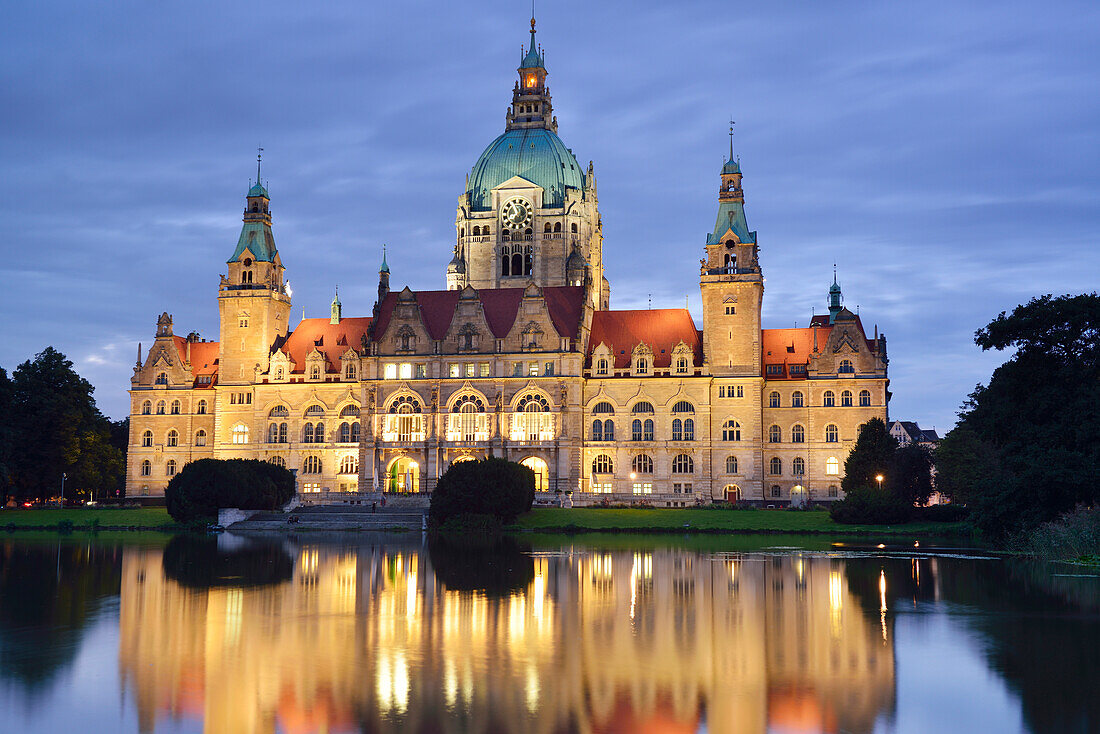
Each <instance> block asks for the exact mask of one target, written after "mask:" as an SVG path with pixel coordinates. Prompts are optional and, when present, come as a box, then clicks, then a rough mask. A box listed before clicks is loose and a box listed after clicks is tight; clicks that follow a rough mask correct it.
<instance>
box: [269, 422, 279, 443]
mask: <svg viewBox="0 0 1100 734" xmlns="http://www.w3.org/2000/svg"><path fill="white" fill-rule="evenodd" d="M267 442H268V443H279V424H278V423H270V424H268V426H267Z"/></svg>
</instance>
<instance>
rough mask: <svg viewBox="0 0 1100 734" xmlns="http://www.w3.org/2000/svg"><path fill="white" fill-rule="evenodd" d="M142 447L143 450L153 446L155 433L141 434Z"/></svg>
mask: <svg viewBox="0 0 1100 734" xmlns="http://www.w3.org/2000/svg"><path fill="white" fill-rule="evenodd" d="M141 445H142V447H143V448H150V447H151V446H152V445H153V432H152V431H146V432H145V433H143V434H141Z"/></svg>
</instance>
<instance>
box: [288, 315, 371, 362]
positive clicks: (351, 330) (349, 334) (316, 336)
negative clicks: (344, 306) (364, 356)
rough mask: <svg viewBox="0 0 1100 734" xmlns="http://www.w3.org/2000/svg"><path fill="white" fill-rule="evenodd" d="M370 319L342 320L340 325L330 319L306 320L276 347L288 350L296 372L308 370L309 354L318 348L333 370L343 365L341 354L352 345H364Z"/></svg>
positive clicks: (352, 346)
mask: <svg viewBox="0 0 1100 734" xmlns="http://www.w3.org/2000/svg"><path fill="white" fill-rule="evenodd" d="M370 322H371V319H370V317H369V316H356V317H351V318H346V319H340V323H338V324H333V323H331V320H330V319H302V321H301V322H300V323H299V324H298V326H297V328H295V329H294V331H292V332H291V333H289V334H287V336H286V339H285V340H282V341H281V342H276V344H275V347H276V349H281V350H282V351H283V352H286V354H287V355H288V356H289V357H290V359H291V361H293V362H294V372H296V373H298V372H303V371H305V365H306V357H307V356H309V353H310V352H312V351H313V349H314V348H316V349H317V351H319V352H320V353H321V354H323V355H324V357H325V360H326V361H327V362H328V365H327V368H328V369H330V370H331V369H332V368H333V367H335V366H336V365H338V364H340V357H341V356H342V355H343V354H344V352H346V351H348V349H349V348H351V349H359V348H361V347H362V340H363V335H365V334H366V333H367V330H368V329H370Z"/></svg>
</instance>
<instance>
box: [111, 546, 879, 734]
mask: <svg viewBox="0 0 1100 734" xmlns="http://www.w3.org/2000/svg"><path fill="white" fill-rule="evenodd" d="M280 552H283V553H286V554H287V556H288V557H289V558H290V559H291V560H292V563H293V573H292V574H291V578H290V580H289V581H279V580H271V579H268V582H267V583H266V584H262V585H250V584H249V583H248V579H247V578H244V577H242V575H241V574H240V573H239V571H240V569H239V568H238V569H237V572H236V573H237V575H236V576H233V575H230V576H227V577H226V578H225V579H222V580H221V581H220V582H216V583H208V584H206V585H205V586H204V585H201V584H193V583H187V582H186V580H182V581H181V580H179V579H178V578H176V574H174V573H172V572H171V569H172V568H174V567H175V566H176V565H178V563H174V564H169V563H167V562H166V561H164V560H162V553H161V552H160V551H157V550H146V549H128V550H127V551H126V553H125V556H124V558H123V570H122V591H121V619H120V624H121V637H120V648H119V658H120V674H121V676H122V678H123V685H124V686H125V687H126V688H128V689H129V691H130V692H132V694H133V695H134V697H135V698H136V701H137V705H138V709H139V718H140V725H141V729H142V731H145V732H152V731H154V730H155V725H156V721H157V719H158V718H159V717H166V716H167V717H184V718H190V719H198V720H201V721H202V722H203V723H204V728H205V731H206V732H211V733H215V732H234V733H240V732H280V731H281V732H344V731H360V730H366V731H372V732H373V731H377V732H398V731H414V732H490V731H491V732H502V731H515V732H547V733H548V734H549V733H557V732H572V731H576V732H593V733H604V734H617V733H620V732H622V733H626V732H637V733H641V734H646V733H652V734H657V733H658V732H660V733H662V734H671V733H673V732H698V731H708V732H748V733H750V734H751V733H755V732H760V733H761V734H763V733H765V732H776V733H781V732H782V733H787V732H869V731H871V730H872V729H873V728H874V723H875V721H876V720H877V719H878V718H879V717H880V716H883V715H890V714H892V712H893V710H894V701H895V693H894V691H895V680H894V655H893V640H892V633H891V618H890V615H889V613H888V612H887V611H885V610H882V611H881V614H879V613H876V612H878V611H879V610H877V609H875V610H874V611H872V612H870V613H869V612H868V611H867V609H866V605H865V604H861V603H860V601H859V600H858V599H857V598H856V597H855V593H854V591H853V590H851V589H850V588H849V575H850V574H848V573H846V570H845V563H846V562H845V561H844V560H842V559H838V558H830V557H828V556H824V555H810V554H806V555H798V554H793V555H774V556H773V555H767V554H726V555H722V554H718V555H715V554H705V553H696V552H692V551H686V550H675V549H655V550H651V551H641V552H634V551H617V550H609V551H604V550H591V549H583V550H581V549H570V548H566V549H564V550H562V551H560V552H559V551H555V552H534V553H530V554H528V555H527V556H524V557H525V558H530V560H531V563H532V566H533V574H528V575H526V576H525V577H524V578H523V583H522V584H521V585H520V586H519V588H518V590H515V591H511V592H508V591H499V590H498V592H496V593H492V594H487V593H484V592H479V591H471V590H461V591H456V590H453V585H454V584H452V587H448V586H447V585H445V584H444V583H443V582H442V581H440V580H439V579H438V578H437V576H436V573H435V571H434V570H433V566H432V563H431V561H430V556H429V553H428V552H427V549H426V548H424V547H422V546H420V545H419V544H410V545H408V546H406V547H399V546H393V545H377V546H370V545H359V546H337V545H323V544H315V545H311V544H306V545H302V546H294V547H292V546H289V545H288V546H285V549H284V550H283V551H280ZM437 557H438V556H437ZM229 565H230V566H231V567H232V564H229ZM166 568H167V569H169V571H168V572H167V573H166V570H165V569H166ZM875 570H876V571H877V569H875ZM878 575H879V574H878V573H875V576H876V577H877V576H878ZM447 578H448V579H449V578H450V577H449V576H448V577H447ZM888 580H889V579H888V575H886V574H883V575H882V576H881V578H873V580H871V581H870V583H871V585H874V584H875V582H876V581H878V582H880V583H883V584H885V583H887V582H888ZM237 581H239V583H235V582H237ZM881 598H882V599H883V600H885V599H886V593H885V591H882V593H881ZM872 601H878V600H877V599H876V600H872ZM875 606H877V605H875ZM883 606H885V604H883Z"/></svg>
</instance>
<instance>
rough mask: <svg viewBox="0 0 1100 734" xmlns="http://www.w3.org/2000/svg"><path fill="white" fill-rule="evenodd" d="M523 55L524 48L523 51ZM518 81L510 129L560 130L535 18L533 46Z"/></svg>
mask: <svg viewBox="0 0 1100 734" xmlns="http://www.w3.org/2000/svg"><path fill="white" fill-rule="evenodd" d="M521 52H522V48H521ZM516 71H518V72H519V81H518V82H516V87H515V89H513V90H512V107H511V109H509V110H508V119H507V121H506V122H507V124H506V126H505V127H506V129H507V130H516V129H524V128H543V129H544V130H553V131H554V132H557V131H558V122H557V120H555V119H554V116H553V112H554V106H553V103H552V102H551V101H550V89H549V88H548V87H547V86H546V61H545V59H544V58H543V55H542V49H540V48H539V47H538V46H536V45H535V19H534V18H531V46H530V48H529V49H527V51H526V53H524V56H523V58H522V59H520V62H519V68H518V69H517V70H516Z"/></svg>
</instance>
